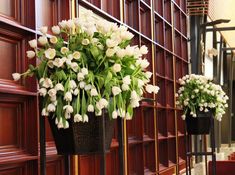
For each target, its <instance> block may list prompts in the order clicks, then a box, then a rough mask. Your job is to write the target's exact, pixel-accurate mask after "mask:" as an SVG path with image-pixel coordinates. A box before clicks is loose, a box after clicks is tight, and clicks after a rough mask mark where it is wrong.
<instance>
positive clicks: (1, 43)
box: [0, 37, 19, 80]
mask: <svg viewBox="0 0 235 175" xmlns="http://www.w3.org/2000/svg"><path fill="white" fill-rule="evenodd" d="M18 48H19V42H18V41H14V40H10V39H7V38H3V37H0V53H1V55H0V62H1V64H0V79H5V80H12V76H11V74H12V72H16V64H17V61H16V60H18V59H19V58H18V54H17V53H18Z"/></svg>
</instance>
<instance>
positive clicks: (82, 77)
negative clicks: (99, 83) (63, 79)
mask: <svg viewBox="0 0 235 175" xmlns="http://www.w3.org/2000/svg"><path fill="white" fill-rule="evenodd" d="M84 78H85V77H84V74H83V73H81V72H79V73H78V74H77V79H78V81H81V80H83V79H84Z"/></svg>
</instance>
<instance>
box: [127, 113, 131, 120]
mask: <svg viewBox="0 0 235 175" xmlns="http://www.w3.org/2000/svg"><path fill="white" fill-rule="evenodd" d="M126 119H127V120H131V119H132V116H131V115H130V113H129V112H127V113H126Z"/></svg>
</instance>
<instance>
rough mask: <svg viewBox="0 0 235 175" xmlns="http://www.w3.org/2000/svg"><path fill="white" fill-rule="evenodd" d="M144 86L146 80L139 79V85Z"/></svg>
mask: <svg viewBox="0 0 235 175" xmlns="http://www.w3.org/2000/svg"><path fill="white" fill-rule="evenodd" d="M142 86H144V81H143V80H141V79H138V87H139V88H141V87H142Z"/></svg>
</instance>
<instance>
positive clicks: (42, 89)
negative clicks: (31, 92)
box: [38, 88, 47, 97]
mask: <svg viewBox="0 0 235 175" xmlns="http://www.w3.org/2000/svg"><path fill="white" fill-rule="evenodd" d="M38 93H39V95H40V96H43V97H45V96H46V94H47V89H46V88H40V89H39V90H38Z"/></svg>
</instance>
